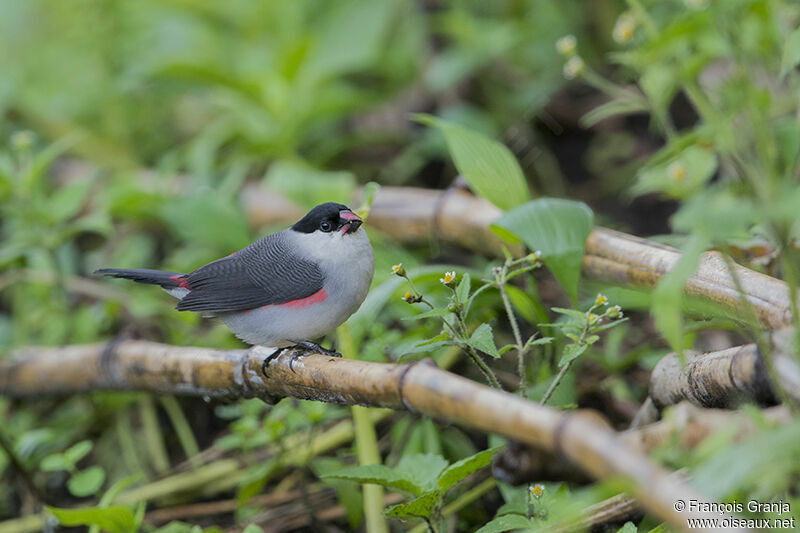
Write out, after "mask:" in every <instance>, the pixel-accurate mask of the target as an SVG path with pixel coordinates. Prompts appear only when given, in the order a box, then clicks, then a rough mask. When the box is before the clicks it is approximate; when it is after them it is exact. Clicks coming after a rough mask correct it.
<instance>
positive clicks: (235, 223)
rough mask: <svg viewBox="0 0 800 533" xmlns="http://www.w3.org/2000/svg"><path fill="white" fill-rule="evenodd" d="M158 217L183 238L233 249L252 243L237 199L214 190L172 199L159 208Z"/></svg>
mask: <svg viewBox="0 0 800 533" xmlns="http://www.w3.org/2000/svg"><path fill="white" fill-rule="evenodd" d="M159 214H160V216H161V218H162V219H163V220H164V221H166V223H167V224H168V225H169V227H170V229H171V230H172V231H173V232H174V233H175V234H176V235H177V236H178V237H180V238H181V239H182V240H185V241H189V242H190V243H201V244H211V245H216V246H217V247H219V248H221V249H225V250H236V249H238V248H242V247H244V246H247V244H249V243H250V242H251V238H250V229H249V226H248V224H247V220H245V217H244V213H242V210H241V208H240V206H239V205H238V202H236V201H234V200H231V199H229V198H225V197H223V196H219V195H217V194H216V193H214V192H210V191H208V192H201V193H197V194H193V195H191V196H184V197H180V198H175V199H174V200H172V201H171V202H169V203H166V204H164V205H162V206H161V207H160V209H159Z"/></svg>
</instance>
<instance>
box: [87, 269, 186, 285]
mask: <svg viewBox="0 0 800 533" xmlns="http://www.w3.org/2000/svg"><path fill="white" fill-rule="evenodd" d="M94 273H95V274H99V275H102V276H107V277H109V278H122V279H129V280H132V281H135V282H137V283H148V284H150V285H161V286H162V287H163V288H165V289H172V288H175V287H180V286H181V283H182V282H183V280H184V279H185V278H186V274H181V273H180V272H165V271H163V270H150V269H146V268H101V269H100V270H95V271H94Z"/></svg>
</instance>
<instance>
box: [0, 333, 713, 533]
mask: <svg viewBox="0 0 800 533" xmlns="http://www.w3.org/2000/svg"><path fill="white" fill-rule="evenodd" d="M106 348H107V347H106V346H105V345H100V344H96V345H86V346H70V347H65V348H30V349H27V350H23V351H21V352H18V353H17V354H16V356H15V357H12V358H10V359H6V360H4V361H2V362H0V394H3V395H8V396H16V397H38V396H42V395H46V394H69V393H76V392H83V391H94V390H133V389H136V390H148V391H154V392H163V393H172V394H189V395H196V396H211V397H227V398H243V397H246V398H250V397H261V398H264V397H273V396H293V397H296V398H302V399H310V400H319V401H325V402H333V403H343V404H359V405H369V406H381V407H390V408H394V409H402V408H404V407H407V408H409V409H411V410H413V411H416V412H419V413H423V414H426V415H428V416H432V417H436V418H444V419H448V420H451V421H453V422H456V423H459V424H462V425H465V426H469V427H473V428H477V429H480V430H482V431H484V432H487V433H497V434H500V435H504V436H506V437H508V438H510V439H513V440H515V441H518V442H522V443H525V444H529V445H532V446H537V447H539V448H542V449H544V450H546V451H550V452H554V453H559V454H561V455H563V456H564V457H565V458H567V459H568V460H570V461H572V462H574V463H575V464H577V465H578V466H580V468H581V469H583V470H584V471H585V472H587V473H588V474H589V475H591V476H592V477H595V478H605V477H609V476H621V477H624V478H627V479H629V480H630V481H631V485H632V487H633V489H632V492H633V493H634V495H635V497H636V498H637V499H638V500H639V501H640V503H641V504H642V505H643V506H644V507H645V508H646V509H648V510H649V511H651V512H652V513H653V514H655V515H656V516H659V517H660V518H662V519H664V520H666V521H667V522H669V523H670V524H671V525H672V526H673V527H676V528H682V529H683V528H686V518H689V517H701V516H703V514H702V513H694V512H685V513H681V514H678V513H676V512H675V511H674V510H673V504H674V502H675V501H676V500H678V499H697V500H700V501H704V500H705V498H703V496H701V495H699V494H696V493H695V492H694V491H693V489H691V488H690V487H689V486H687V485H685V484H683V483H681V482H679V481H676V480H674V479H671V478H670V477H669V476H668V473H667V472H666V471H665V470H663V469H662V468H660V467H658V466H656V465H655V464H654V463H652V462H651V461H650V460H649V459H648V458H647V457H646V456H644V455H643V454H641V453H639V452H637V451H636V450H635V449H633V448H631V447H629V446H628V445H626V444H625V443H624V441H623V440H622V439H621V438H620V437H619V435H618V434H617V433H616V432H615V431H613V430H612V429H611V428H610V427H609V426H608V424H607V423H606V422H605V420H604V419H603V418H602V417H600V416H599V415H598V414H596V413H593V412H589V411H584V410H578V411H572V412H562V411H559V410H556V409H551V408H548V407H544V406H541V405H538V404H535V403H533V402H529V401H527V400H525V399H522V398H520V397H518V396H514V395H512V394H508V393H505V392H502V391H498V390H495V389H491V388H489V387H486V386H483V385H480V384H478V383H475V382H473V381H470V380H468V379H465V378H462V377H460V376H457V375H454V374H451V373H449V372H446V371H444V370H440V369H438V368H436V367H435V366H434V365H432V364H426V363H424V362H422V363H412V364H409V365H394V364H381V363H370V362H364V361H356V360H342V359H337V358H333V357H327V356H323V355H309V356H305V357H302V358H299V359H297V360H296V361H295V362H294V365H293V366H294V371H292V370H290V368H289V360H290V358H291V356H292V353H291V352H286V353H284V354H283V355H282V356H281V357H279V358H277V359H276V360H275V361H273V362H272V363H271V364H270V366H269V367H268V370H267V373H266V375H264V374H262V373H261V364H262V361H263V360H264V358H265V357H266V356H267V355H269V353H270V350H269V349H267V348H263V347H258V346H256V347H253V348H251V349H250V350H231V351H221V350H211V349H204V348H187V347H173V346H165V345H160V344H155V343H150V342H144V341H122V342H119V343H118V344H117V345H116V346H114V347H113V349H106ZM710 516H711V515H709V517H710ZM714 516H718V515H714Z"/></svg>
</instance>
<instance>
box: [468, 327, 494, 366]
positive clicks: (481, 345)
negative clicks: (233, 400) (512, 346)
mask: <svg viewBox="0 0 800 533" xmlns="http://www.w3.org/2000/svg"><path fill="white" fill-rule="evenodd" d="M467 344H469V345H470V346H472V347H473V348H475V349H476V350H480V351H482V352H484V353H486V354H489V355H491V356H492V357H494V358H495V359H497V358H498V357H500V353H499V352H498V351H497V345H495V343H494V334H493V333H492V326H490V325H489V324H487V323H485V322H484V323H483V324H481V325H480V326H478V327H477V328H475V331H473V332H472V336H471V337H470V338H469V340H468V341H467Z"/></svg>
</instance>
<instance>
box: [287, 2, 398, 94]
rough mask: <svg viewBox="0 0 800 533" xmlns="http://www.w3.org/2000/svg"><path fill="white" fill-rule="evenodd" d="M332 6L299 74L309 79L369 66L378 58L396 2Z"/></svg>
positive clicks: (335, 74)
mask: <svg viewBox="0 0 800 533" xmlns="http://www.w3.org/2000/svg"><path fill="white" fill-rule="evenodd" d="M332 5H333V6H335V7H334V8H333V11H332V12H331V13H328V14H327V15H326V16H325V17H323V18H322V20H324V25H322V27H321V28H319V29H318V30H317V31H316V32H315V33H316V35H315V37H316V41H315V43H314V46H313V47H312V49H311V51H310V52H309V57H308V60H307V61H306V62H305V63H304V64H303V67H302V72H301V74H300V75H301V76H305V77H306V78H307V79H308V80H309V81H311V82H315V81H319V80H323V79H326V78H331V77H335V76H341V75H343V74H347V73H349V72H353V71H357V70H360V69H364V68H366V67H369V66H370V65H371V64H372V63H373V62H374V61H375V60H376V59H377V58H378V57H379V52H380V50H381V48H382V46H381V41H382V40H384V39H385V38H386V35H387V34H388V33H389V31H388V30H387V25H388V24H389V23H390V22H391V21H392V15H393V13H394V11H395V9H394V7H395V5H396V4H395V3H394V2H392V1H390V0H378V1H375V0H368V1H365V0H361V1H356V2H341V3H334V4H332Z"/></svg>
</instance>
